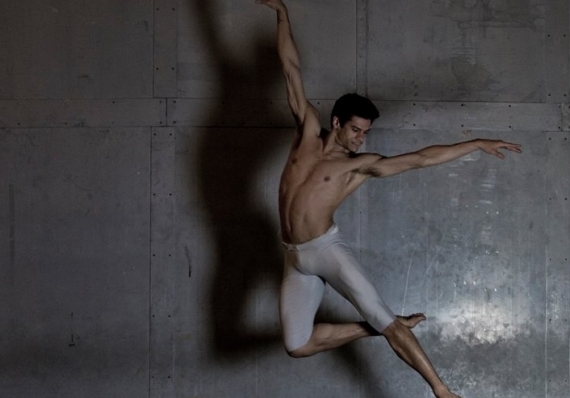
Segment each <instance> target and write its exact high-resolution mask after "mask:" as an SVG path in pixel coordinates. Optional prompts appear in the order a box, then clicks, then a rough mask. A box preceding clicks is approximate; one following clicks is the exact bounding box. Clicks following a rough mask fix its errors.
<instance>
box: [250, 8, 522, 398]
mask: <svg viewBox="0 0 570 398" xmlns="http://www.w3.org/2000/svg"><path fill="white" fill-rule="evenodd" d="M256 2H257V3H259V4H264V5H266V6H269V7H270V8H271V9H273V10H275V11H276V12H277V21H278V25H277V45H278V52H279V57H280V59H281V63H282V66H283V73H284V75H285V79H286V86H287V98H288V102H289V106H290V108H291V111H292V113H293V116H294V117H295V120H296V123H297V131H296V134H295V136H294V139H293V144H292V147H291V152H290V154H289V157H288V159H287V164H286V165H285V168H284V170H283V174H282V176H281V183H280V186H279V212H280V219H281V235H282V239H283V242H284V246H285V248H286V250H285V268H284V276H283V282H282V285H281V295H280V315H281V323H282V328H283V334H284V340H285V347H286V349H287V352H288V353H289V355H290V356H292V357H294V358H299V357H306V356H310V355H314V354H316V353H318V352H321V351H325V350H330V349H333V348H336V347H340V346H342V345H344V344H347V343H349V342H351V341H354V340H357V339H360V338H362V337H367V336H378V335H382V336H384V337H385V338H386V339H387V341H388V343H389V344H390V346H391V347H392V349H393V350H394V351H395V353H396V354H397V355H398V356H399V357H400V358H401V359H402V360H404V361H405V362H406V363H407V364H408V365H410V366H411V367H412V368H414V369H415V370H416V371H417V372H419V373H420V374H421V375H422V376H423V378H424V379H425V380H426V381H427V382H428V383H429V385H430V386H431V388H432V390H433V393H434V394H435V396H436V397H438V398H450V397H455V398H458V395H455V394H453V393H452V392H451V391H450V390H449V388H448V387H447V386H446V385H445V384H444V383H443V382H442V380H441V379H440V378H439V376H438V374H437V373H436V371H435V369H434V368H433V366H432V365H431V363H430V361H429V359H428V358H427V356H426V354H425V353H424V351H423V350H422V348H421V347H420V345H419V343H418V341H417V339H416V338H415V336H414V334H413V333H412V331H411V330H410V329H412V328H413V327H414V326H416V325H417V324H418V323H419V322H421V321H423V320H424V319H425V316H424V315H423V314H413V315H410V316H407V317H401V316H396V315H394V313H393V312H392V311H391V310H390V309H389V308H388V307H387V306H386V304H385V303H384V302H383V301H382V299H381V298H380V296H379V295H378V293H377V291H376V289H375V287H374V286H373V285H372V284H371V283H370V282H369V281H368V279H367V277H366V276H365V273H364V271H363V269H362V267H361V266H360V264H359V263H358V261H357V260H356V258H355V256H354V255H353V253H352V252H351V250H350V249H349V248H348V246H347V245H346V244H345V243H344V242H343V241H342V238H341V237H340V235H339V233H338V228H337V227H336V226H335V224H334V221H333V214H334V212H335V211H336V209H337V208H338V207H339V205H340V204H341V203H342V202H343V200H344V199H345V198H346V197H347V196H348V195H350V194H351V193H352V192H354V190H355V189H356V188H358V187H359V186H360V185H361V184H362V183H363V182H364V181H365V180H367V179H368V178H369V177H387V176H391V175H394V174H398V173H402V172H404V171H407V170H411V169H416V168H421V167H427V166H433V165H437V164H441V163H444V162H449V161H451V160H454V159H458V158H460V157H462V156H464V155H467V154H468V153H471V152H473V151H476V150H478V149H480V150H482V151H484V152H486V153H489V154H492V155H495V156H497V157H499V158H500V159H503V158H504V155H503V154H502V153H501V152H499V149H501V148H502V149H506V150H509V151H513V152H517V153H520V152H521V149H520V145H518V144H512V143H508V142H503V141H497V140H481V139H476V140H473V141H468V142H462V143H457V144H454V145H436V146H430V147H427V148H424V149H421V150H419V151H417V152H413V153H407V154H403V155H400V156H394V157H384V156H381V155H379V154H376V153H362V154H357V153H356V152H357V151H358V149H359V148H360V146H361V145H362V144H363V143H364V139H365V137H366V134H367V133H368V132H369V130H370V126H371V124H372V122H373V121H374V119H376V118H377V117H378V116H379V113H378V110H377V109H376V107H375V106H374V104H372V102H371V101H370V100H368V99H367V98H364V97H361V96H359V95H357V94H347V95H344V96H342V97H341V98H339V100H338V101H337V102H336V103H335V105H334V108H333V110H332V114H331V130H330V132H328V134H325V135H323V134H321V126H320V123H319V116H318V113H317V110H316V109H315V108H314V107H313V106H312V105H311V104H310V103H309V102H308V101H307V99H306V97H305V92H304V88H303V81H302V78H301V70H300V62H299V54H298V51H297V48H296V46H295V43H294V41H293V36H292V34H291V27H290V24H289V17H288V13H287V8H286V7H285V5H284V4H283V2H282V1H281V0H256ZM325 283H329V284H330V285H331V286H332V287H333V288H334V289H335V290H336V291H337V292H339V293H340V294H341V295H342V296H344V297H345V298H346V299H348V300H349V301H350V302H351V303H352V304H353V305H354V306H355V307H356V309H357V310H358V311H359V312H360V314H361V315H362V317H363V318H364V319H365V320H366V322H353V323H341V324H328V323H317V324H314V318H315V314H316V312H317V309H318V307H319V305H320V303H321V300H322V297H323V293H324V289H325Z"/></svg>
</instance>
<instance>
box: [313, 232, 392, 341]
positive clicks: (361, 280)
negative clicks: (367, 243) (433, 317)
mask: <svg viewBox="0 0 570 398" xmlns="http://www.w3.org/2000/svg"><path fill="white" fill-rule="evenodd" d="M324 257H325V259H326V261H325V263H326V265H324V266H323V267H322V268H323V269H324V270H323V272H322V276H323V277H324V279H325V280H326V281H327V282H328V283H329V284H330V285H331V286H332V287H333V288H334V289H335V290H336V291H337V292H338V293H340V294H341V295H342V296H343V297H344V298H346V299H347V300H349V301H350V302H351V303H352V305H354V307H355V308H356V309H357V310H358V312H359V313H360V314H361V315H362V317H363V318H364V319H365V320H366V321H367V322H368V323H370V324H371V325H372V326H373V327H374V328H375V329H376V330H378V331H379V332H381V331H382V330H384V329H385V328H386V327H387V326H388V325H389V324H390V323H392V322H393V321H394V319H396V316H395V315H394V313H393V312H392V310H390V308H389V307H388V306H387V305H386V303H384V300H382V298H381V296H380V294H379V293H378V291H377V290H376V287H375V286H374V285H373V284H372V283H371V282H370V280H369V278H368V276H367V275H366V272H365V270H364V268H363V267H362V266H361V265H360V262H359V261H358V260H357V259H356V257H355V255H354V254H353V252H352V251H351V250H350V248H349V247H348V245H346V244H345V243H344V242H339V243H337V244H335V245H332V246H331V247H329V248H328V250H327V252H326V254H325V256H324Z"/></svg>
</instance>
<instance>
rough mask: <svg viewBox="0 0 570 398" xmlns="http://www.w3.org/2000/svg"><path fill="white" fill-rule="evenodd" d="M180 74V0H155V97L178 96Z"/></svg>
mask: <svg viewBox="0 0 570 398" xmlns="http://www.w3.org/2000/svg"><path fill="white" fill-rule="evenodd" d="M177 74H178V2H177V0H154V65H153V92H154V97H155V98H157V97H176V95H177V94H176V93H177Z"/></svg>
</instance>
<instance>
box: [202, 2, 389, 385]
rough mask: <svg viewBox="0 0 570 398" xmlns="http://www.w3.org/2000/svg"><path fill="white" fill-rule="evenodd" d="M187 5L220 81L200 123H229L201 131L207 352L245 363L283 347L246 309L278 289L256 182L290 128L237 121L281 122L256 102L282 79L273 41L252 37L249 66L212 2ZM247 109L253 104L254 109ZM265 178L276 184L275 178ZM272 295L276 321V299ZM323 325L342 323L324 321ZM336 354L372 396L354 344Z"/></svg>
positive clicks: (274, 242) (272, 233) (273, 227)
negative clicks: (207, 239) (229, 41)
mask: <svg viewBox="0 0 570 398" xmlns="http://www.w3.org/2000/svg"><path fill="white" fill-rule="evenodd" d="M191 1H192V6H193V7H192V8H191V9H193V10H194V11H195V12H197V13H198V16H199V18H200V21H201V25H202V29H203V36H204V38H205V40H206V41H207V47H208V51H209V52H210V55H211V58H212V59H213V60H214V61H215V64H216V72H217V78H218V81H219V84H220V95H218V96H217V98H218V100H217V105H216V106H215V107H213V108H212V109H210V112H209V114H208V115H205V116H204V125H206V126H228V127H210V128H207V129H204V131H203V133H202V136H201V138H200V144H199V150H198V154H199V160H198V163H197V164H198V167H199V169H198V170H197V173H198V180H199V185H200V186H199V188H200V192H201V194H202V200H203V205H204V206H205V208H206V211H207V215H208V217H209V227H210V228H211V230H212V233H213V235H214V248H213V250H214V253H215V259H214V261H215V271H214V278H213V281H212V285H211V288H210V296H209V306H210V307H209V316H210V318H209V319H210V321H211V322H212V325H211V326H212V332H213V333H212V335H211V349H212V355H213V356H215V358H216V359H217V360H243V358H244V357H246V356H247V355H248V354H250V353H252V352H254V351H255V352H257V353H259V352H260V351H262V350H267V349H275V348H277V347H279V348H281V347H282V346H283V343H282V337H281V333H280V332H279V331H277V330H276V331H274V332H271V331H270V332H269V333H263V332H260V331H259V329H257V328H256V327H255V325H254V320H253V319H251V311H248V307H250V306H252V305H253V302H252V301H250V300H249V299H250V298H251V297H250V296H251V295H252V293H254V289H255V288H256V287H259V286H260V285H263V286H264V287H269V288H270V289H271V288H274V289H275V292H277V290H278V288H279V283H280V280H281V274H282V262H283V256H282V253H281V249H280V247H279V244H278V241H279V238H278V225H277V223H276V221H277V215H276V214H268V212H267V210H266V209H264V208H259V205H258V203H259V198H256V197H255V195H256V191H255V189H256V187H255V184H256V181H257V179H258V178H259V176H260V174H262V173H263V172H264V170H263V167H265V166H266V164H267V160H268V159H274V158H275V157H276V155H277V154H278V153H279V151H282V150H284V149H286V147H285V148H284V145H286V146H287V147H288V145H289V143H290V139H291V138H292V137H291V134H292V133H293V131H292V129H291V131H290V132H288V133H287V136H286V137H283V136H279V137H278V136H276V134H277V133H276V130H275V129H260V128H250V129H248V128H239V126H240V125H241V124H242V123H243V122H249V123H252V122H255V121H251V120H241V117H240V116H239V115H241V114H247V115H250V114H252V113H253V114H256V115H265V116H264V117H263V119H265V120H277V119H279V118H280V117H281V115H280V114H279V115H278V114H277V113H276V112H275V110H276V108H275V106H274V105H272V104H271V103H270V102H269V101H268V100H267V101H263V100H261V101H260V100H259V98H262V99H263V98H270V95H271V93H269V92H268V88H269V87H273V86H274V82H275V81H277V79H282V74H281V65H280V63H279V60H278V57H277V50H276V44H275V43H276V38H275V36H274V35H271V36H270V37H266V36H257V37H256V36H255V34H254V33H253V34H252V38H251V40H252V41H254V42H255V43H256V46H255V48H256V51H255V52H254V54H255V60H254V62H253V63H251V62H248V61H250V60H245V59H235V58H229V57H230V56H231V54H232V52H230V51H225V50H226V48H225V46H224V44H223V43H222V41H221V38H220V35H219V34H218V30H217V29H216V26H217V21H216V20H215V16H216V15H217V14H216V13H215V12H214V8H215V2H212V1H204V0H191ZM252 4H253V2H252ZM244 89H245V90H247V91H248V92H249V93H254V95H252V96H253V97H255V98H257V100H255V101H250V100H247V99H245V97H244V93H243V90H244ZM252 106H255V107H257V108H256V109H255V111H254V112H252V111H251V107H252ZM236 121H237V125H238V126H236ZM232 125H233V126H234V127H230V126H232ZM283 160H284V159H283ZM271 178H276V179H277V178H279V175H275V176H271ZM275 198H276V196H275ZM274 298H275V301H274V311H275V314H274V318H276V317H277V311H278V307H277V296H275V297H274ZM248 314H249V316H248ZM317 318H318V319H319V318H320V314H318V315H317ZM323 320H324V319H323ZM326 321H328V322H330V321H338V322H342V321H344V322H346V321H347V320H346V319H331V318H330V316H327V319H326ZM274 330H275V329H274ZM283 355H285V353H284V351H283ZM334 355H335V356H336V357H338V358H339V360H341V362H343V363H344V364H345V365H346V369H347V371H348V372H350V373H352V376H353V377H354V378H355V379H358V380H359V383H360V384H361V385H363V387H364V388H365V389H367V390H368V391H369V393H370V395H371V396H372V395H373V394H376V395H377V393H378V390H379V389H378V386H377V385H375V382H374V381H373V380H374V379H377V378H378V375H373V374H372V373H374V372H371V373H369V371H367V370H366V369H368V368H369V367H366V366H364V367H362V366H361V365H362V363H361V362H362V358H360V356H359V355H358V353H357V351H356V350H355V349H354V348H353V347H350V346H347V347H343V348H342V349H338V350H335V351H334Z"/></svg>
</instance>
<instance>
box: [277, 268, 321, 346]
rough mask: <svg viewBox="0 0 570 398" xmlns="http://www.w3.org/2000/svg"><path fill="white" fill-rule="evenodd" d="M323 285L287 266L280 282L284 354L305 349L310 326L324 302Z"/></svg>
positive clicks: (316, 278) (315, 278)
mask: <svg viewBox="0 0 570 398" xmlns="http://www.w3.org/2000/svg"><path fill="white" fill-rule="evenodd" d="M324 291H325V282H324V281H323V279H321V278H320V277H318V276H316V275H306V274H303V273H301V272H299V271H297V270H296V269H295V268H293V267H291V266H290V265H289V266H288V265H287V264H286V270H285V275H284V278H283V282H282V283H281V294H280V300H279V313H280V316H281V326H282V328H283V337H284V340H285V347H286V348H287V351H294V350H296V349H297V348H301V347H302V346H304V345H305V344H306V343H307V342H308V341H309V339H310V338H311V334H312V333H313V324H314V321H315V315H316V313H317V310H318V309H319V305H320V303H321V301H322V299H323V294H324Z"/></svg>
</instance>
